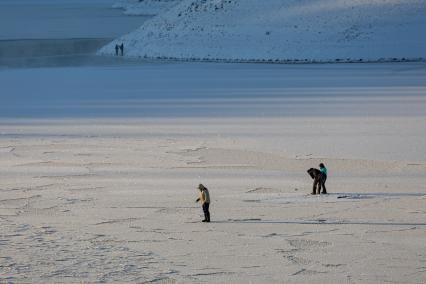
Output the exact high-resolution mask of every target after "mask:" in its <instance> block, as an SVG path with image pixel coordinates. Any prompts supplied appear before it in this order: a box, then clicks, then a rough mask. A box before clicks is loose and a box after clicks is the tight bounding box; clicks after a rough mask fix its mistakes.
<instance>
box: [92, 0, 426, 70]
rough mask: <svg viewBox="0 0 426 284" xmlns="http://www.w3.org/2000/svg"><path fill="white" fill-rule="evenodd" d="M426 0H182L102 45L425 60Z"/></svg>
mask: <svg viewBox="0 0 426 284" xmlns="http://www.w3.org/2000/svg"><path fill="white" fill-rule="evenodd" d="M425 30H426V0H322V1H316V0H268V1H264V0H244V1H241V0H182V1H181V2H179V3H177V4H176V5H175V6H173V7H172V8H171V9H169V10H168V11H166V12H163V13H161V14H159V15H158V16H156V17H154V18H152V19H151V20H148V21H147V22H145V23H144V25H143V26H142V27H140V28H139V29H137V30H136V31H134V32H131V33H129V34H127V35H124V36H123V37H120V38H118V39H116V40H114V41H113V42H111V43H110V44H108V45H106V46H105V47H103V48H102V49H101V50H100V51H99V52H98V53H99V54H103V55H113V54H114V52H115V50H114V46H115V44H121V43H124V46H125V56H129V57H144V58H171V59H180V60H207V61H209V60H213V61H215V60H224V61H249V62H252V61H253V62H256V61H269V62H275V61H277V62H300V61H301V62H348V61H350V62H352V61H363V62H364V61H387V60H391V61H398V60H421V59H422V58H426V37H424V31H425Z"/></svg>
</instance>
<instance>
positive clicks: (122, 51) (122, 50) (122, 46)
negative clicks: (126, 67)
mask: <svg viewBox="0 0 426 284" xmlns="http://www.w3.org/2000/svg"><path fill="white" fill-rule="evenodd" d="M120 51H121V56H123V54H124V44H123V43H121V45H120Z"/></svg>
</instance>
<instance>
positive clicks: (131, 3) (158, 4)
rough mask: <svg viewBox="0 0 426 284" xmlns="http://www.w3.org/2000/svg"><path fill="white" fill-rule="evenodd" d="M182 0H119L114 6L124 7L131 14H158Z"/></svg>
mask: <svg viewBox="0 0 426 284" xmlns="http://www.w3.org/2000/svg"><path fill="white" fill-rule="evenodd" d="M181 1H182V0H118V1H117V2H115V3H114V5H113V6H112V7H113V8H117V9H123V10H124V14H126V15H129V16H137V15H157V14H159V13H161V12H164V11H167V10H169V9H170V8H172V7H173V6H175V5H176V4H178V3H179V2H181Z"/></svg>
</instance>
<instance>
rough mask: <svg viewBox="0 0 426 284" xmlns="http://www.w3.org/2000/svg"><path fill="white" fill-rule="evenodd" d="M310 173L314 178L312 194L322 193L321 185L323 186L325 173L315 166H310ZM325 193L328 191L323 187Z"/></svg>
mask: <svg viewBox="0 0 426 284" xmlns="http://www.w3.org/2000/svg"><path fill="white" fill-rule="evenodd" d="M307 172H308V174H309V175H310V176H311V178H312V179H313V180H314V184H313V186H312V194H317V193H318V194H320V192H321V187H322V186H323V184H324V183H323V182H322V179H323V175H322V174H321V171H320V170H318V169H314V168H310V169H309V170H308V171H307ZM322 193H323V194H326V193H327V190H326V188H325V187H324V188H323V191H322Z"/></svg>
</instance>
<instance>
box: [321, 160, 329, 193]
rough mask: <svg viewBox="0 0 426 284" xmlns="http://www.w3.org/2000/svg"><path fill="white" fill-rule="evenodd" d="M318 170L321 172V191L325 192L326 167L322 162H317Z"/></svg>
mask: <svg viewBox="0 0 426 284" xmlns="http://www.w3.org/2000/svg"><path fill="white" fill-rule="evenodd" d="M319 168H320V172H321V178H320V182H321V186H322V188H323V190H322V193H327V189H326V188H325V181H326V180H327V168H326V167H325V165H324V164H323V163H320V164H319Z"/></svg>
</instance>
